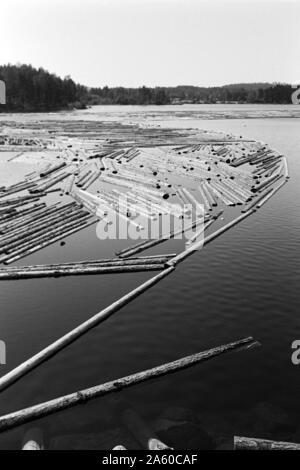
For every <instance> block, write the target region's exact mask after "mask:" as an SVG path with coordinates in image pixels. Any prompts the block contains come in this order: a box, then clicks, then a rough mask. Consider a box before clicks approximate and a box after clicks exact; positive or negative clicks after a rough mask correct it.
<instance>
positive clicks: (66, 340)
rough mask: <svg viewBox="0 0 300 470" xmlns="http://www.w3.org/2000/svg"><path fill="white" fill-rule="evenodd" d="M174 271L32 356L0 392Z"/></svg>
mask: <svg viewBox="0 0 300 470" xmlns="http://www.w3.org/2000/svg"><path fill="white" fill-rule="evenodd" d="M174 269H175V268H174V267H173V266H172V267H169V268H167V269H165V270H164V271H162V272H161V273H159V274H157V275H156V276H154V277H152V278H151V279H149V280H148V281H146V282H144V283H143V284H141V285H140V286H138V287H137V288H136V289H134V290H132V291H130V292H129V293H128V294H126V295H124V296H123V297H121V298H120V299H118V300H116V301H115V302H113V303H112V304H111V305H109V306H108V307H106V308H105V309H103V310H101V311H100V312H99V313H96V315H94V316H92V317H91V318H89V319H88V320H86V321H85V322H83V323H81V324H80V325H79V326H77V327H76V328H74V329H73V330H71V331H69V332H68V333H66V334H65V335H64V336H62V337H61V338H59V339H58V340H57V341H55V342H54V343H52V344H50V345H49V346H47V347H46V348H45V349H43V350H42V351H40V352H38V353H37V354H35V355H34V356H32V357H31V358H30V359H28V360H27V361H25V362H23V363H22V364H20V365H19V366H17V367H16V368H15V369H13V370H11V371H10V372H8V373H7V374H5V375H4V376H3V377H1V378H0V391H1V390H4V389H5V388H7V387H9V386H10V385H11V384H12V383H14V382H15V381H16V380H17V379H19V378H20V377H22V376H23V375H25V374H27V373H28V372H29V371H30V370H32V369H33V368H35V367H36V366H38V365H39V364H41V363H42V362H44V361H46V360H47V359H49V357H51V356H54V355H55V354H57V352H58V351H60V350H61V349H63V348H65V347H66V346H67V345H68V344H70V343H72V342H73V341H75V340H76V339H77V338H79V337H80V336H82V335H83V334H85V333H86V332H87V331H89V330H90V329H92V328H94V327H95V326H97V325H98V324H99V323H100V322H102V321H104V320H106V319H107V318H109V317H110V316H111V315H112V314H114V313H115V312H117V311H118V310H120V309H121V308H122V307H123V306H124V305H126V304H128V303H129V302H131V301H132V300H134V299H135V298H136V297H138V296H139V295H141V294H142V293H143V292H145V291H146V290H148V289H149V288H150V287H152V286H154V285H155V284H157V283H158V282H159V281H160V280H161V279H163V278H165V277H166V276H168V275H169V274H171V272H173V271H174Z"/></svg>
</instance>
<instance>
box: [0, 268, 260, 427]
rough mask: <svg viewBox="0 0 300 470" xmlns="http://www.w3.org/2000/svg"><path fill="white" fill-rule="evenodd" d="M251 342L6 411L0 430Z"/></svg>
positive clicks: (184, 367)
mask: <svg viewBox="0 0 300 470" xmlns="http://www.w3.org/2000/svg"><path fill="white" fill-rule="evenodd" d="M164 273H166V271H164ZM161 274H163V273H161ZM165 275H166V274H165ZM148 282H149V281H148ZM254 344H257V342H256V341H255V340H254V339H253V338H252V337H248V338H244V339H242V340H239V341H235V342H232V343H228V344H224V345H222V346H218V347H215V348H212V349H208V350H206V351H202V352H199V353H197V354H192V355H190V356H186V357H184V358H181V359H177V360H176V361H173V362H169V363H166V364H163V365H160V366H157V367H153V368H152V369H147V370H144V371H142V372H138V373H135V374H132V375H128V376H126V377H122V378H120V379H115V380H112V381H110V382H106V383H104V384H101V385H96V386H94V387H91V388H88V389H85V390H81V391H79V392H75V393H70V394H69V395H65V396H62V397H59V398H55V399H54V400H49V401H47V402H44V403H40V404H38V405H34V406H31V407H29V408H25V409H23V410H19V411H15V412H13V413H9V414H7V415H5V416H1V417H0V432H4V431H7V430H9V429H12V428H15V427H17V426H21V425H22V424H25V423H28V422H30V421H33V420H36V419H39V418H42V417H45V416H49V415H51V414H53V413H57V412H59V411H62V410H65V409H68V408H71V407H73V406H76V405H80V404H84V403H87V402H88V401H90V400H94V399H96V398H99V397H102V396H105V395H107V394H109V393H114V392H118V391H121V390H123V389H125V388H128V387H131V386H133V385H137V384H139V383H142V382H145V381H147V380H150V379H155V378H158V377H162V376H164V375H167V374H171V373H175V372H177V371H179V370H183V369H186V368H188V367H192V366H194V365H196V364H199V363H201V362H205V361H208V360H211V359H213V358H216V357H218V356H220V355H222V354H226V353H229V352H230V351H234V350H243V349H244V348H245V347H246V348H248V347H250V346H252V345H254ZM30 368H31V367H30ZM15 370H16V369H15ZM7 375H8V374H7ZM7 375H6V376H4V377H2V378H1V379H0V387H1V389H3V385H2V386H1V382H2V384H3V379H4V378H5V377H7ZM6 381H7V379H6Z"/></svg>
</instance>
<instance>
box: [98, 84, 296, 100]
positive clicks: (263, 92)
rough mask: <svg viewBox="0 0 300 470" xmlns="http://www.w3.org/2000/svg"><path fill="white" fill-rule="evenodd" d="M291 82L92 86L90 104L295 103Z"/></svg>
mask: <svg viewBox="0 0 300 470" xmlns="http://www.w3.org/2000/svg"><path fill="white" fill-rule="evenodd" d="M292 92H293V89H292V87H291V85H285V84H271V83H257V84H240V85H239V84H238V85H225V86H222V87H210V88H204V87H195V86H177V87H162V88H148V87H145V86H144V87H141V88H122V87H117V88H108V87H104V88H92V89H90V90H89V102H90V104H93V105H96V104H103V105H104V104H130V105H134V104H140V105H149V104H159V105H161V104H176V103H219V102H221V103H230V102H237V103H273V104H288V103H291V95H292Z"/></svg>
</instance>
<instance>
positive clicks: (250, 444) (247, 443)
mask: <svg viewBox="0 0 300 470" xmlns="http://www.w3.org/2000/svg"><path fill="white" fill-rule="evenodd" d="M233 448H234V450H300V444H295V443H294V442H281V441H271V440H268V439H257V438H255V437H241V436H234V443H233Z"/></svg>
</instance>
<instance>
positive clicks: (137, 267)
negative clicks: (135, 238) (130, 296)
mask: <svg viewBox="0 0 300 470" xmlns="http://www.w3.org/2000/svg"><path fill="white" fill-rule="evenodd" d="M164 267H165V264H164V263H152V264H150V263H147V264H144V263H143V264H142V263H132V264H129V263H128V264H124V265H119V266H118V265H112V266H109V265H101V266H97V265H93V266H75V267H64V268H58V267H57V268H55V269H45V270H40V271H38V270H29V271H26V270H24V269H23V270H19V271H12V272H9V271H6V272H3V271H0V280H2V281H3V280H6V281H7V280H17V279H35V278H44V277H63V276H78V275H79V276H80V275H99V274H120V273H139V272H146V271H161V270H163V269H164Z"/></svg>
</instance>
